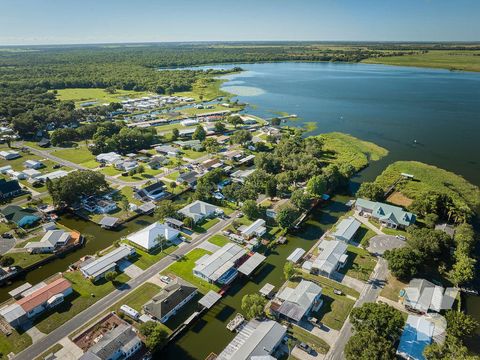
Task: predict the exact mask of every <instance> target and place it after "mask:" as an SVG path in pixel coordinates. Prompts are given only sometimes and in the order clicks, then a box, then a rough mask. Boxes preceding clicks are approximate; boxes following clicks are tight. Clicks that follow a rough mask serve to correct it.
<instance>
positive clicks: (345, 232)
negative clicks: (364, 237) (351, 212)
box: [333, 216, 361, 243]
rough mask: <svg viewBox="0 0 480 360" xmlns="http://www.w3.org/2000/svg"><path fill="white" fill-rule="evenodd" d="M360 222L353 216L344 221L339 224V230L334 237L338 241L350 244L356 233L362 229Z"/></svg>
mask: <svg viewBox="0 0 480 360" xmlns="http://www.w3.org/2000/svg"><path fill="white" fill-rule="evenodd" d="M360 225H361V224H360V221H358V220H357V219H355V218H354V217H353V216H350V217H348V218H347V219H343V220H342V221H340V224H338V226H337V229H336V230H335V232H334V233H333V236H334V238H335V239H336V240H341V241H345V242H347V243H348V242H349V241H350V240H352V238H353V237H354V236H355V233H356V232H357V231H358V229H359V228H360Z"/></svg>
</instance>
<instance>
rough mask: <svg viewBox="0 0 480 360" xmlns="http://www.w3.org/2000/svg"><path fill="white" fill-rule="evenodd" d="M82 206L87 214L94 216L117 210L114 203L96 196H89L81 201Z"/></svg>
mask: <svg viewBox="0 0 480 360" xmlns="http://www.w3.org/2000/svg"><path fill="white" fill-rule="evenodd" d="M82 206H83V208H84V209H85V210H87V211H88V212H91V213H95V214H108V213H111V212H113V211H115V210H117V208H118V207H117V204H116V202H115V201H112V200H108V199H106V198H99V197H97V196H90V197H88V198H86V199H84V200H82Z"/></svg>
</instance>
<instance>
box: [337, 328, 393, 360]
mask: <svg viewBox="0 0 480 360" xmlns="http://www.w3.org/2000/svg"><path fill="white" fill-rule="evenodd" d="M345 359H346V360H372V359H375V360H395V359H396V356H395V348H394V346H393V344H392V343H391V342H390V341H388V340H387V339H385V338H384V337H382V336H380V335H378V334H376V333H375V332H373V331H371V330H362V331H357V332H356V333H355V334H354V335H353V336H352V337H351V338H350V339H349V340H348V342H347V344H346V345H345Z"/></svg>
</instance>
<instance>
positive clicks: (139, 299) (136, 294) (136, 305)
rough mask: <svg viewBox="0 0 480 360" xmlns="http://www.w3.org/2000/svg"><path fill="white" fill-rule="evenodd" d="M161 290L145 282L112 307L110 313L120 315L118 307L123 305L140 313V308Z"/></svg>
mask: <svg viewBox="0 0 480 360" xmlns="http://www.w3.org/2000/svg"><path fill="white" fill-rule="evenodd" d="M161 289H162V288H161V287H160V286H158V285H155V284H152V283H149V282H146V283H145V284H142V285H140V286H139V287H138V288H137V289H135V290H134V291H132V292H131V293H130V294H128V295H127V296H125V297H124V298H123V299H122V300H120V301H119V302H117V303H116V304H115V305H114V306H112V307H111V308H110V311H115V312H116V313H117V314H118V313H120V306H122V305H124V304H125V305H128V306H130V307H131V308H132V309H135V310H137V311H138V312H141V311H142V306H143V305H144V304H145V303H147V302H148V301H149V300H150V299H151V298H152V297H154V296H155V295H157V294H158V293H159V292H160V290H161Z"/></svg>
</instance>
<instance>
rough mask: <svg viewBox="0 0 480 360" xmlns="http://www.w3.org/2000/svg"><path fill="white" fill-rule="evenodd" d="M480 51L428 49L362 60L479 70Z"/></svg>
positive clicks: (366, 61) (387, 63)
mask: <svg viewBox="0 0 480 360" xmlns="http://www.w3.org/2000/svg"><path fill="white" fill-rule="evenodd" d="M479 55H480V51H462V50H429V51H428V52H427V53H419V54H414V55H403V56H389V57H387V56H385V57H376V58H370V59H366V60H363V62H364V63H369V64H385V65H398V66H417V67H428V68H440V69H448V70H462V71H480V57H479Z"/></svg>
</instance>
